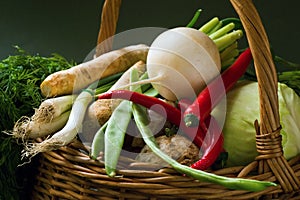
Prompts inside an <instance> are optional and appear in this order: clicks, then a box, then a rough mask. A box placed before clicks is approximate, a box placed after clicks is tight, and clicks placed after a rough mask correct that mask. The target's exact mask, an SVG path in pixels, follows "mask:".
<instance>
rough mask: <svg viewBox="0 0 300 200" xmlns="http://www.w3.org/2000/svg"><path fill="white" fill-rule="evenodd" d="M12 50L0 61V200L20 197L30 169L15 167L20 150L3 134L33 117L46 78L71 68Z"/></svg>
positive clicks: (57, 60)
mask: <svg viewBox="0 0 300 200" xmlns="http://www.w3.org/2000/svg"><path fill="white" fill-rule="evenodd" d="M15 49H16V53H15V55H11V56H8V57H7V58H5V59H4V60H2V61H0V113H1V115H0V116H1V119H0V199H19V198H20V197H22V195H23V197H24V193H26V188H25V186H28V182H29V181H30V180H29V179H30V178H29V174H30V172H29V171H27V170H28V168H30V166H29V165H27V166H24V167H17V166H18V164H20V152H21V150H22V147H21V146H19V145H18V144H17V143H16V141H15V140H14V139H12V138H11V137H10V136H7V135H6V134H4V133H3V131H7V130H12V128H13V125H14V123H15V122H16V121H17V120H18V119H20V117H21V116H31V115H32V114H33V113H34V108H37V107H38V106H39V104H40V103H41V102H42V100H43V97H42V95H41V92H40V88H39V86H40V84H41V83H42V81H43V80H44V79H45V78H46V77H47V76H48V75H50V74H52V73H54V72H56V71H59V70H63V69H67V68H70V67H71V66H74V65H75V63H74V62H73V61H71V62H69V61H67V60H66V59H65V58H64V57H62V56H60V55H58V54H52V55H51V56H49V57H44V56H41V55H39V54H36V55H30V54H29V53H27V52H26V51H24V50H23V49H21V48H20V47H18V46H15ZM25 169H26V170H25ZM25 171H26V172H25Z"/></svg>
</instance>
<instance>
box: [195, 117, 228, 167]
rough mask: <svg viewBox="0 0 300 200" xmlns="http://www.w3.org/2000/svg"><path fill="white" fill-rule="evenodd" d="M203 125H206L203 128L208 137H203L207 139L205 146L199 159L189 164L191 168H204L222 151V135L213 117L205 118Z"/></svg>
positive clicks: (212, 162) (210, 164)
mask: <svg viewBox="0 0 300 200" xmlns="http://www.w3.org/2000/svg"><path fill="white" fill-rule="evenodd" d="M205 125H206V127H208V128H207V130H204V131H205V132H207V134H206V137H208V140H206V139H205V141H208V142H207V145H206V148H205V149H202V150H203V155H202V157H201V159H200V160H198V161H197V162H195V163H194V164H192V165H191V168H194V169H199V170H206V169H208V168H209V167H210V166H212V164H214V162H215V161H216V160H217V158H218V156H219V155H220V153H221V152H222V151H223V143H224V137H223V134H222V130H221V128H220V127H219V125H218V122H217V121H216V120H215V118H214V117H212V116H209V117H207V119H205ZM208 131H209V132H208Z"/></svg>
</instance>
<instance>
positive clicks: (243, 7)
mask: <svg viewBox="0 0 300 200" xmlns="http://www.w3.org/2000/svg"><path fill="white" fill-rule="evenodd" d="M230 2H231V4H232V5H233V7H234V9H235V10H236V12H237V13H238V15H239V18H240V19H241V22H242V24H243V26H244V29H245V32H246V35H247V39H248V43H249V46H250V49H251V53H252V55H253V60H254V66H255V70H256V76H257V80H258V91H259V97H260V125H258V122H257V121H256V122H255V125H256V132H257V136H256V138H257V139H256V146H257V150H258V152H259V153H260V155H259V156H258V157H257V158H256V160H260V163H261V164H260V165H259V166H261V167H260V168H261V169H259V170H258V171H260V172H261V173H263V172H264V171H266V170H268V171H269V170H270V169H271V171H272V172H273V173H274V175H275V177H276V178H277V180H278V181H279V183H280V185H281V187H282V189H283V191H284V192H292V191H296V190H298V189H299V186H300V182H299V179H298V178H297V176H296V175H295V172H294V171H293V170H292V168H291V167H290V165H289V164H288V162H287V160H286V159H285V158H284V157H283V150H282V146H281V135H280V129H281V125H280V117H279V105H278V95H277V94H278V93H277V90H278V85H277V84H278V80H277V73H276V68H275V65H274V62H273V58H272V54H271V51H270V44H269V41H268V37H267V34H266V31H265V29H264V26H263V24H262V21H261V19H260V16H259V14H258V12H257V10H256V8H255V6H254V4H253V1H252V0H230ZM275 144H276V145H275Z"/></svg>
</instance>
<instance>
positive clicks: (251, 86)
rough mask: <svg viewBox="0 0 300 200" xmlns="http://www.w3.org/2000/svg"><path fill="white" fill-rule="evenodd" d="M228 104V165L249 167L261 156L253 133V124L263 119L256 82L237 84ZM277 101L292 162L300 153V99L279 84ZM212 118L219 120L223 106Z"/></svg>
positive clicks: (286, 148)
mask: <svg viewBox="0 0 300 200" xmlns="http://www.w3.org/2000/svg"><path fill="white" fill-rule="evenodd" d="M226 101H227V102H226V103H227V107H226V117H225V122H224V127H223V134H224V149H225V150H226V151H227V152H228V155H229V157H228V161H227V165H228V166H237V165H246V164H248V163H249V162H251V161H253V160H254V158H255V157H256V156H257V155H258V153H257V151H256V144H255V129H254V121H255V120H256V119H258V120H259V115H260V114H259V112H260V111H259V97H258V84H257V82H250V81H241V82H239V83H237V85H236V86H235V87H234V88H233V89H232V90H231V91H230V92H229V93H228V94H227V97H226ZM278 101H279V114H280V123H281V126H282V130H281V134H282V146H283V151H284V156H285V158H286V159H290V158H292V157H293V156H296V155H297V154H299V153H300V97H299V96H298V95H297V94H296V93H295V92H294V90H293V89H291V88H289V87H288V86H286V85H285V84H282V83H278ZM212 115H213V116H215V117H216V118H217V119H220V116H222V115H224V106H223V107H222V106H219V105H218V106H216V108H215V109H214V110H213V112H212ZM220 123H221V122H220Z"/></svg>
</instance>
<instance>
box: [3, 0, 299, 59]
mask: <svg viewBox="0 0 300 200" xmlns="http://www.w3.org/2000/svg"><path fill="white" fill-rule="evenodd" d="M298 2H299V0H287V1H281V0H254V3H255V5H256V7H257V9H258V11H259V13H260V15H261V18H262V21H263V23H264V25H265V28H266V30H267V33H268V36H269V40H270V42H271V44H272V46H273V47H274V49H275V51H276V54H278V55H280V56H282V57H284V58H286V59H288V60H291V61H293V62H297V63H300V58H299V57H298V47H299V45H300V40H299V39H298V36H299V34H300V31H299V30H300V28H299V21H298V20H299V16H300V14H299V12H298V10H299V5H298V4H299V3H298ZM102 5H103V0H72V1H71V0H51V1H49V0H10V1H8V0H7V1H3V0H2V1H1V2H0V17H1V18H0V48H1V51H0V58H1V59H3V58H5V57H7V56H8V55H9V54H13V53H14V48H13V47H12V46H14V45H19V46H20V47H21V48H23V49H25V50H27V51H29V52H30V53H34V54H35V53H39V54H41V55H45V56H47V55H49V54H50V53H53V52H56V53H59V54H61V55H63V56H65V57H66V58H68V59H72V60H75V61H77V62H82V61H83V60H84V58H85V57H86V55H87V54H88V53H89V52H90V51H91V50H92V49H93V48H94V47H95V44H96V39H97V35H98V30H99V24H100V13H101V8H102ZM198 8H201V9H203V12H202V14H201V18H200V22H199V23H201V22H202V23H203V22H205V21H206V20H208V19H210V18H212V17H214V16H219V17H220V18H223V17H232V16H236V13H235V11H234V9H233V7H232V6H231V4H230V2H229V0H225V1H224V0H184V1H182V0H181V1H179V0H152V1H150V0H148V1H146V0H123V2H122V7H121V11H120V19H119V21H118V29H117V32H118V33H119V32H122V31H125V30H128V29H133V28H139V27H149V26H151V27H163V28H171V27H174V26H182V25H186V24H187V22H189V20H190V19H191V17H192V16H193V15H194V13H195V11H196V10H197V9H198Z"/></svg>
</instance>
